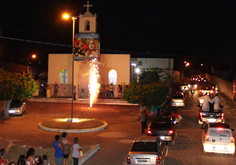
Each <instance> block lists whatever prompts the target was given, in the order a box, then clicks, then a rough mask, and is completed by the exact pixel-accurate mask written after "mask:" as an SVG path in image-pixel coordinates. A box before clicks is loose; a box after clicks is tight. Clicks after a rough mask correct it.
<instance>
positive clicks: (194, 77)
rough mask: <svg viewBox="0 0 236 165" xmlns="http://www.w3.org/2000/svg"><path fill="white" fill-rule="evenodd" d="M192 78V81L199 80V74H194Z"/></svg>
mask: <svg viewBox="0 0 236 165" xmlns="http://www.w3.org/2000/svg"><path fill="white" fill-rule="evenodd" d="M190 80H191V81H197V80H198V76H197V75H195V76H192V77H191V78H190Z"/></svg>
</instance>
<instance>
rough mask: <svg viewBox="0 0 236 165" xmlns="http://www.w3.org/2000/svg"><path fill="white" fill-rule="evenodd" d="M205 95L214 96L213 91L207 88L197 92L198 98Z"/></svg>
mask: <svg viewBox="0 0 236 165" xmlns="http://www.w3.org/2000/svg"><path fill="white" fill-rule="evenodd" d="M205 94H208V95H213V94H214V90H213V89H212V88H210V87H208V86H204V87H202V88H201V89H200V90H199V95H200V96H203V95H205Z"/></svg>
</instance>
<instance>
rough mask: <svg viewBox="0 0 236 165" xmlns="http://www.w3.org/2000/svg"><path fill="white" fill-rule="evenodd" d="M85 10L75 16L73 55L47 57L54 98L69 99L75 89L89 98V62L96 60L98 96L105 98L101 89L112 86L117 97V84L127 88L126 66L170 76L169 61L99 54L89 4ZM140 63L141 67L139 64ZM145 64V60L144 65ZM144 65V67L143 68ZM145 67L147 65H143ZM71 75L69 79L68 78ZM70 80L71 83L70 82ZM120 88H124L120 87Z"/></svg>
mask: <svg viewBox="0 0 236 165" xmlns="http://www.w3.org/2000/svg"><path fill="white" fill-rule="evenodd" d="M84 6H86V7H87V11H86V12H85V13H84V14H83V16H82V17H78V21H79V29H78V31H79V33H78V34H75V41H74V43H75V52H74V55H72V54H73V53H72V54H49V58H48V85H49V86H50V88H51V95H52V94H53V84H54V83H55V82H57V83H58V84H59V91H58V96H59V97H60V96H61V97H71V96H72V92H73V88H72V84H74V86H76V93H77V97H85V98H86V97H88V96H89V70H90V67H91V61H92V60H93V59H96V60H97V65H99V66H100V67H99V68H100V81H99V83H100V85H101V87H100V97H105V86H106V85H109V84H111V83H112V84H113V85H114V96H115V97H117V96H118V93H117V85H118V84H121V85H123V86H125V85H128V84H129V83H130V82H131V81H133V79H132V76H131V75H132V74H133V73H134V72H133V70H132V69H134V68H133V67H132V66H131V65H130V64H131V63H136V64H137V66H138V67H141V69H145V68H147V67H148V66H153V67H156V66H158V67H161V68H164V69H166V70H167V71H168V72H169V73H170V72H171V73H170V75H172V72H173V59H155V60H152V59H151V60H149V59H141V58H136V59H135V58H130V54H100V38H99V34H97V33H96V24H97V22H96V17H97V15H96V14H92V13H91V12H90V11H89V7H90V6H91V5H89V4H87V5H84ZM140 61H141V62H142V65H140ZM145 61H148V62H147V63H145ZM144 64H145V65H144ZM146 64H147V65H146ZM72 75H73V76H72ZM72 79H73V83H72ZM123 89H124V88H123Z"/></svg>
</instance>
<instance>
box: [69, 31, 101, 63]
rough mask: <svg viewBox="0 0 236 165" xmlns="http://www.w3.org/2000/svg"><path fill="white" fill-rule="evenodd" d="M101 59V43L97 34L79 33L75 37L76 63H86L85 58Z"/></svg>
mask: <svg viewBox="0 0 236 165" xmlns="http://www.w3.org/2000/svg"><path fill="white" fill-rule="evenodd" d="M99 57H100V41H99V35H98V34H97V33H79V34H76V35H75V53H74V60H75V61H84V58H99Z"/></svg>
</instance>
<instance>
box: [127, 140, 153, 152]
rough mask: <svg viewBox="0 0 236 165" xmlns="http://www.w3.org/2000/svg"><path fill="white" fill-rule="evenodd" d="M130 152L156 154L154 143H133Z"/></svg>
mask: <svg viewBox="0 0 236 165" xmlns="http://www.w3.org/2000/svg"><path fill="white" fill-rule="evenodd" d="M131 151H133V152H137V151H138V152H139V151H140V152H158V148H157V143H156V142H134V144H133V146H132V148H131Z"/></svg>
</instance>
